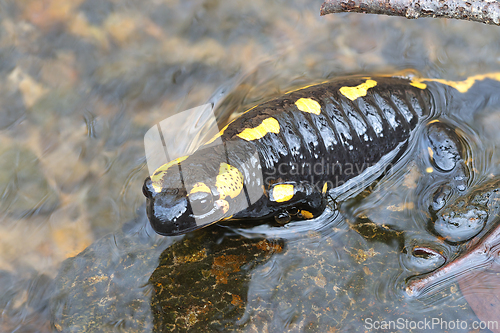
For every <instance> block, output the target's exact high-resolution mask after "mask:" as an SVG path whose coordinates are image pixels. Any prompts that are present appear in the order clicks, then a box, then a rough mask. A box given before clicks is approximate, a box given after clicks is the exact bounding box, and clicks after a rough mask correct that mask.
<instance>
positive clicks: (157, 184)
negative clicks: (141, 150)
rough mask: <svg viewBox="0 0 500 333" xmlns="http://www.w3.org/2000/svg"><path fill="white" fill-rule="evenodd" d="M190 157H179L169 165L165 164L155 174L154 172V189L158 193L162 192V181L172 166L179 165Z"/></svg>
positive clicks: (152, 180)
mask: <svg viewBox="0 0 500 333" xmlns="http://www.w3.org/2000/svg"><path fill="white" fill-rule="evenodd" d="M188 157H189V156H182V157H178V158H176V159H175V160H172V161H170V162H168V163H165V164H163V165H162V166H161V167H159V168H158V169H156V170H155V172H153V175H152V176H151V182H152V183H153V184H152V185H153V188H154V190H155V191H156V192H161V189H162V187H161V185H162V179H163V176H164V175H165V174H166V173H167V170H168V169H169V168H170V167H171V166H172V165H176V164H179V163H181V162H182V161H184V160H185V159H186V158H188Z"/></svg>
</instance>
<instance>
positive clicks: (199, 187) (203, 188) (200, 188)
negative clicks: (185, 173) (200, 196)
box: [189, 182, 212, 194]
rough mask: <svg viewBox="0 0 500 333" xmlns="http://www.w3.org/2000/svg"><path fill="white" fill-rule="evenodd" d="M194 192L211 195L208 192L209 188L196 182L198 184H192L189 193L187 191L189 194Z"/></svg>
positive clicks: (209, 191)
mask: <svg viewBox="0 0 500 333" xmlns="http://www.w3.org/2000/svg"><path fill="white" fill-rule="evenodd" d="M196 192H204V193H212V191H211V190H210V187H208V186H207V185H206V184H204V183H202V182H198V183H196V184H194V186H193V188H192V189H191V191H189V194H193V193H196Z"/></svg>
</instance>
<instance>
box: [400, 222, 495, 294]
mask: <svg viewBox="0 0 500 333" xmlns="http://www.w3.org/2000/svg"><path fill="white" fill-rule="evenodd" d="M499 244H500V225H498V226H496V227H495V228H493V229H492V230H491V231H489V232H488V233H487V234H486V235H484V236H483V237H482V238H481V239H480V240H479V241H478V242H477V243H476V244H474V245H473V246H472V247H471V248H470V249H469V250H467V251H466V252H465V253H464V254H463V255H461V256H460V257H458V258H457V259H455V260H453V261H452V262H450V263H448V264H446V265H444V266H443V267H441V268H439V269H437V270H435V271H434V272H432V273H430V274H429V275H427V276H424V277H422V278H417V279H414V280H412V281H410V283H409V284H408V286H407V287H406V293H407V294H408V295H409V296H413V297H416V296H419V295H421V294H422V292H423V291H424V290H425V289H428V288H430V287H431V286H437V285H440V284H441V283H444V282H446V281H448V280H450V279H451V278H454V277H456V276H460V275H464V274H470V273H471V272H474V273H478V272H479V271H481V270H484V269H487V268H489V267H490V266H491V265H492V264H493V262H494V261H495V259H496V258H498V255H499V254H498V245H499Z"/></svg>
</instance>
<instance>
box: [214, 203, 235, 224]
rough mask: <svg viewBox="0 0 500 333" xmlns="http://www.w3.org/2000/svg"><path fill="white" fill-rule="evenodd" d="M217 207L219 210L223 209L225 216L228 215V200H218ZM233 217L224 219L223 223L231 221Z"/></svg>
mask: <svg viewBox="0 0 500 333" xmlns="http://www.w3.org/2000/svg"><path fill="white" fill-rule="evenodd" d="M215 206H217V207H218V208H219V209H222V212H223V213H224V214H226V213H227V211H228V210H229V202H227V201H226V200H222V199H219V200H216V201H215ZM231 217H232V215H231V216H229V217H227V218H224V219H222V220H221V221H224V220H226V219H229V218H231Z"/></svg>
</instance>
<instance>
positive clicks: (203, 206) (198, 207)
mask: <svg viewBox="0 0 500 333" xmlns="http://www.w3.org/2000/svg"><path fill="white" fill-rule="evenodd" d="M189 202H190V204H191V209H192V210H193V214H194V215H203V214H206V213H208V212H209V211H210V210H211V209H212V208H213V207H214V201H213V198H212V194H210V193H206V192H196V193H193V194H190V195H189Z"/></svg>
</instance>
